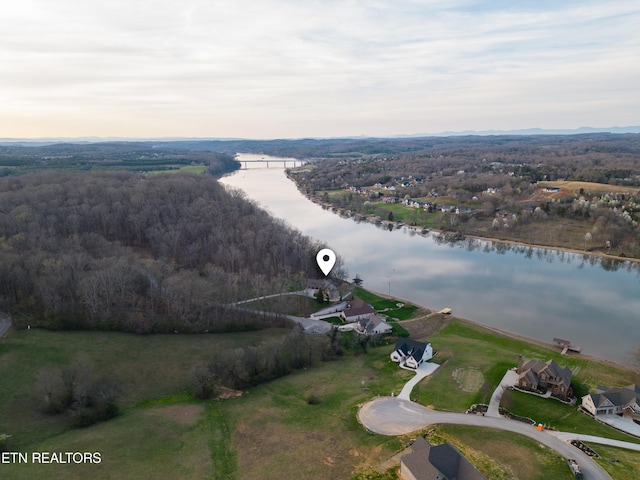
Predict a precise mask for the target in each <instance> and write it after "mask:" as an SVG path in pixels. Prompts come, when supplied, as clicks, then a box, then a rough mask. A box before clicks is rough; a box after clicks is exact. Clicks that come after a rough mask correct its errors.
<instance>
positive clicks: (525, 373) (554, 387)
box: [516, 357, 573, 400]
mask: <svg viewBox="0 0 640 480" xmlns="http://www.w3.org/2000/svg"><path fill="white" fill-rule="evenodd" d="M516 372H517V374H518V382H517V384H516V385H517V386H518V387H519V388H521V389H523V390H530V391H533V392H536V391H545V392H546V391H550V392H551V394H552V395H554V396H556V397H559V398H562V399H564V400H566V399H568V398H570V397H571V396H572V395H573V389H572V388H571V369H570V368H569V367H561V366H560V365H558V364H557V363H556V361H555V360H549V361H547V362H541V361H539V360H533V359H531V360H527V361H524V362H523V360H522V357H520V360H519V361H518V369H517V371H516Z"/></svg>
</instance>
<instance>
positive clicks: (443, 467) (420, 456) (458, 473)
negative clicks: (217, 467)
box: [400, 437, 486, 480]
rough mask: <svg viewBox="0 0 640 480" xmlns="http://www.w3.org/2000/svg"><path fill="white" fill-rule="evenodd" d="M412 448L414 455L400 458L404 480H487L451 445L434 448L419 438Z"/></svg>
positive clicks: (401, 476) (401, 475) (446, 444)
mask: <svg viewBox="0 0 640 480" xmlns="http://www.w3.org/2000/svg"><path fill="white" fill-rule="evenodd" d="M410 448H411V450H412V453H409V454H408V455H404V456H403V457H401V458H400V478H402V479H403V480H486V478H485V477H484V475H482V474H481V473H480V472H479V471H478V470H477V469H476V468H475V467H474V466H473V465H471V463H470V462H469V460H467V459H466V458H465V457H464V456H463V455H462V454H461V453H460V452H459V451H458V449H457V448H456V447H454V446H453V445H451V444H450V443H444V444H442V445H435V446H434V445H431V444H430V443H429V442H427V441H426V440H425V439H424V438H423V437H418V439H417V440H416V441H415V442H413V445H411V447H410Z"/></svg>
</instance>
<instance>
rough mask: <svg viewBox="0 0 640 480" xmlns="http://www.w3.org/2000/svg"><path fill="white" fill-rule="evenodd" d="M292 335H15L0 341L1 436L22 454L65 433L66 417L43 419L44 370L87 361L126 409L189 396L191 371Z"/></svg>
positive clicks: (37, 332)
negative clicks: (39, 391)
mask: <svg viewBox="0 0 640 480" xmlns="http://www.w3.org/2000/svg"><path fill="white" fill-rule="evenodd" d="M287 332H288V330H280V329H275V330H267V331H261V332H249V333H238V334H236V333H234V334H223V335H149V336H136V335H132V334H126V333H107V332H49V331H46V330H39V329H32V330H19V331H12V332H11V333H10V335H8V337H7V338H5V339H2V340H0V379H2V384H1V385H2V386H1V388H0V412H2V415H0V433H7V434H11V435H12V439H11V443H12V445H13V447H14V448H16V449H19V448H22V447H23V446H26V445H29V444H32V443H34V442H39V441H43V440H45V439H46V438H48V437H52V436H56V435H59V434H61V433H63V432H64V431H66V429H67V422H66V419H65V418H62V416H50V415H46V414H44V413H41V408H40V401H39V399H38V398H36V395H35V393H36V376H37V374H38V372H39V371H40V370H41V369H42V368H44V367H45V366H48V365H52V366H56V367H64V366H66V365H69V364H70V363H71V362H73V361H74V359H75V358H77V357H78V355H80V354H82V355H86V356H87V357H88V358H89V360H90V362H91V365H92V368H93V370H94V371H95V372H96V373H99V374H100V375H106V376H110V377H113V378H114V379H116V381H117V382H118V383H119V384H120V387H121V390H122V397H121V399H120V401H119V404H120V405H122V407H124V408H125V409H127V408H130V407H133V406H135V405H137V404H139V403H141V402H144V401H146V400H149V399H153V398H159V397H163V396H167V395H172V394H175V393H177V392H185V391H186V390H187V388H188V382H189V370H190V369H191V368H192V367H193V366H195V365H199V364H202V363H205V362H206V361H208V360H210V359H211V358H213V357H214V355H215V354H216V352H218V351H220V350H221V349H226V348H237V347H240V346H245V345H255V344H258V343H259V342H260V341H264V340H265V339H268V338H271V337H277V338H280V337H283V336H284V335H286V333H287Z"/></svg>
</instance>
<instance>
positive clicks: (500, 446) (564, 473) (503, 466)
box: [429, 425, 573, 480]
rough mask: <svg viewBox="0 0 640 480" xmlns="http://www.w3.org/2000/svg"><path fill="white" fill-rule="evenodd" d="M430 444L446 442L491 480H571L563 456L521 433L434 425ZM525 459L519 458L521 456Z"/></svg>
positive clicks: (462, 426)
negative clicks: (515, 479)
mask: <svg viewBox="0 0 640 480" xmlns="http://www.w3.org/2000/svg"><path fill="white" fill-rule="evenodd" d="M429 440H430V441H431V442H433V443H442V442H445V441H446V442H450V443H452V444H453V445H454V446H455V447H456V448H457V449H458V450H460V452H461V453H462V454H463V455H464V456H465V457H466V458H467V459H469V460H470V461H472V462H473V464H474V465H475V466H476V468H478V470H480V472H481V473H482V474H484V475H485V477H486V478H490V479H491V480H512V479H514V478H517V479H521V480H547V479H550V478H552V479H554V480H563V479H567V480H569V479H571V478H573V475H572V474H571V473H570V471H569V469H568V468H567V464H566V463H565V460H564V458H563V457H562V456H561V455H559V454H557V453H556V452H554V451H553V450H551V449H549V448H547V447H545V446H543V445H541V444H539V443H538V442H536V441H534V440H531V439H530V438H527V437H523V436H521V435H518V434H515V433H511V432H505V431H502V430H493V429H487V428H479V427H469V426H464V425H446V426H438V427H436V428H435V429H434V430H433V431H432V433H430V435H429ZM525 458H526V459H527V461H523V459H525Z"/></svg>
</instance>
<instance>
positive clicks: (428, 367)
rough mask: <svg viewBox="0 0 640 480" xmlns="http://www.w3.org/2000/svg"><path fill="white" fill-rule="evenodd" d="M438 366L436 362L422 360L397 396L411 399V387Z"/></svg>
mask: <svg viewBox="0 0 640 480" xmlns="http://www.w3.org/2000/svg"><path fill="white" fill-rule="evenodd" d="M439 367H440V365H438V364H437V363H430V362H422V363H421V364H420V365H419V366H418V368H417V370H416V375H415V376H414V377H413V378H412V379H411V380H409V381H408V382H407V383H406V384H405V385H404V387H402V391H401V392H400V395H398V398H401V399H402V400H409V401H411V398H410V396H411V391H412V390H413V387H415V386H416V385H417V384H418V383H419V382H420V380H422V379H423V378H425V377H428V376H429V375H432V374H433V372H435V371H436V370H437V369H438V368H439Z"/></svg>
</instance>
